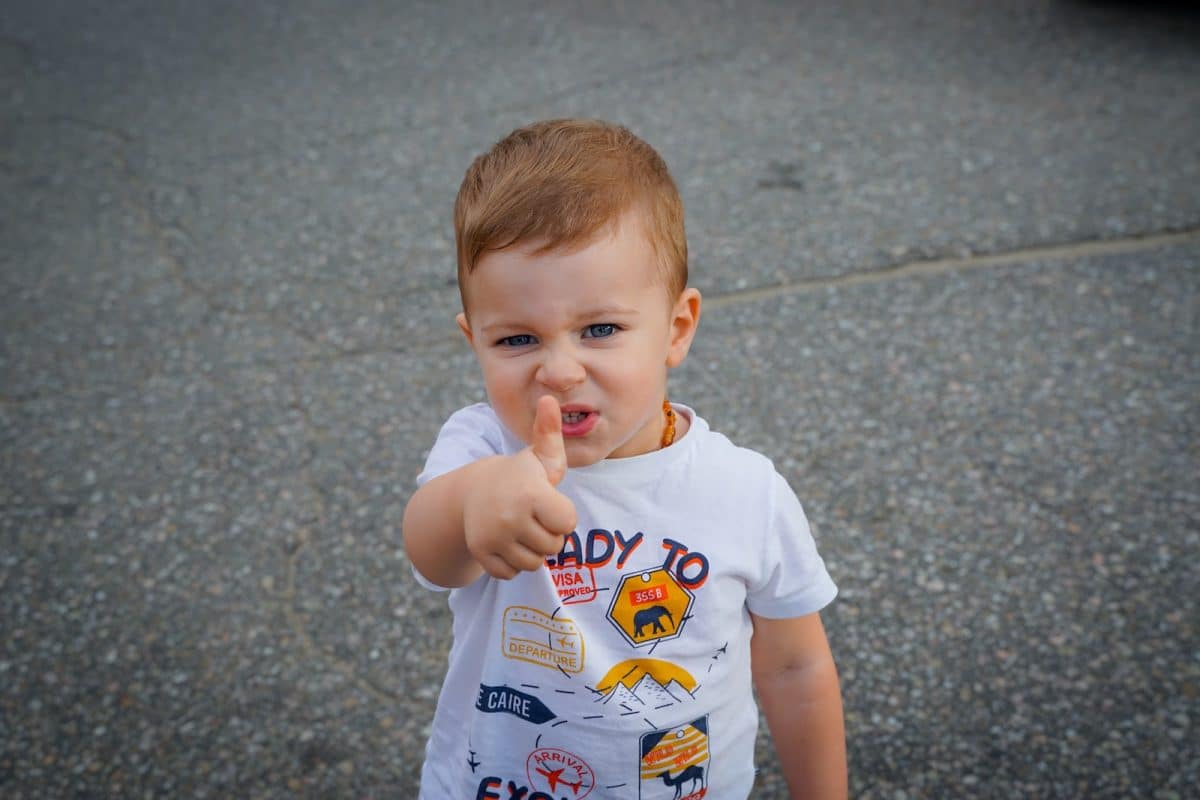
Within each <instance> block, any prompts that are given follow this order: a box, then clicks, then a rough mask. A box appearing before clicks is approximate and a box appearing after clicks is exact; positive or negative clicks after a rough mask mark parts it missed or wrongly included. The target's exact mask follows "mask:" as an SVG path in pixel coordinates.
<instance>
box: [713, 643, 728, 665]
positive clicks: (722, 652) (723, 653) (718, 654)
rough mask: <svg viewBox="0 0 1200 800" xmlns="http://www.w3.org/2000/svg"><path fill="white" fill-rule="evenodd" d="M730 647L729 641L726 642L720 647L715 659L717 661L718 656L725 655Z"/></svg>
mask: <svg viewBox="0 0 1200 800" xmlns="http://www.w3.org/2000/svg"><path fill="white" fill-rule="evenodd" d="M728 649H729V642H726V643H725V644H723V645H721V646H720V647H718V648H717V654H716V655H715V656H713V661H716V660H717V659H718V658H720V657H721V656H723V655H725V651H726V650H728Z"/></svg>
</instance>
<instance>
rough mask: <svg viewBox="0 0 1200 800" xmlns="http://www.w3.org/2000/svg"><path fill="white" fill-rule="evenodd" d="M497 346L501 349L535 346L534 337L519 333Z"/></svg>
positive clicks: (508, 337)
mask: <svg viewBox="0 0 1200 800" xmlns="http://www.w3.org/2000/svg"><path fill="white" fill-rule="evenodd" d="M496 344H498V345H500V346H501V347H527V346H528V345H531V344H533V337H532V336H530V335H529V334H528V333H518V334H517V335H515V336H505V337H504V338H503V339H501V340H500V341H498V342H496Z"/></svg>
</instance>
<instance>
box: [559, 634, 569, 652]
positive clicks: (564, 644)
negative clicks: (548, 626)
mask: <svg viewBox="0 0 1200 800" xmlns="http://www.w3.org/2000/svg"><path fill="white" fill-rule="evenodd" d="M558 643H559V645H560V646H561V647H562V648H563V649H564V650H570V649H571V640H570V639H568V638H567V637H566V636H560V637H558Z"/></svg>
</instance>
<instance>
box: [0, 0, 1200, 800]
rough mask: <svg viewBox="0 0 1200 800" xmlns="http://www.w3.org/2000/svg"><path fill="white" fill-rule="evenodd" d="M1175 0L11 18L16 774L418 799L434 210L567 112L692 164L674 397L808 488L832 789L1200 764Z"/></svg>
mask: <svg viewBox="0 0 1200 800" xmlns="http://www.w3.org/2000/svg"><path fill="white" fill-rule="evenodd" d="M1188 5H1189V4H1167V3H1134V2H1111V1H1110V2H1100V1H1099V0H1094V1H1091V2H1085V1H1084V0H1055V1H1052V0H1002V1H997V2H986V3H984V2H976V3H963V2H952V1H951V0H934V1H933V2H916V0H896V1H895V2H883V1H882V0H879V1H878V2H863V1H860V2H855V1H853V0H847V1H846V2H822V1H818V0H813V2H795V3H787V2H766V0H750V1H749V2H740V3H733V2H682V1H676V2H662V3H648V4H636V3H536V2H511V3H493V4H471V3H463V2H444V3H420V4H418V3H389V2H380V1H379V0H369V1H367V2H357V3H337V2H332V0H328V1H327V2H319V1H318V0H296V1H295V2H286V3H285V2H278V1H277V0H263V2H254V3H237V2H212V3H182V2H157V3H144V2H140V3H139V2H131V1H130V0H113V2H109V3H103V4H89V3H81V2H77V3H70V2H31V1H30V0H10V2H6V3H4V4H3V6H2V7H0V335H2V339H0V626H2V630H3V636H2V637H0V796H3V797H6V798H45V797H120V798H127V797H138V798H141V797H167V798H175V797H189V798H190V797H213V798H226V797H238V798H242V797H246V798H258V797H263V798H277V797H278V798H287V797H311V798H341V797H353V798H376V797H379V798H383V797H412V796H415V791H416V784H417V778H418V772H419V765H420V760H421V753H422V750H423V747H424V740H425V735H426V733H427V726H428V724H429V720H430V718H431V715H432V711H433V704H434V698H435V695H436V692H437V690H438V687H439V682H440V678H441V675H442V670H443V668H444V664H445V656H446V651H447V647H448V644H449V627H448V623H449V614H448V611H447V609H446V606H445V599H444V597H442V596H440V595H437V594H434V593H430V592H427V591H425V590H423V589H421V588H420V587H418V586H417V585H416V584H415V583H414V581H413V579H412V577H411V575H410V572H409V566H408V564H407V562H406V560H405V557H404V554H403V551H402V547H401V540H400V531H399V525H400V520H401V515H402V510H403V508H404V504H405V502H406V500H407V499H408V497H409V495H410V493H411V491H412V489H413V479H414V477H415V475H416V473H417V471H418V470H419V469H420V466H421V464H422V462H423V459H424V456H425V455H426V453H427V451H428V448H429V446H430V445H431V443H432V441H433V437H434V435H435V433H436V431H437V429H438V426H439V425H440V424H441V422H442V421H443V420H444V418H445V417H446V416H447V415H448V414H449V413H450V412H451V411H453V410H454V409H456V408H458V407H460V406H462V405H465V404H467V403H469V402H473V401H475V400H478V399H481V398H482V386H481V383H480V380H479V378H478V376H477V374H476V372H475V370H474V368H473V362H472V359H471V356H470V353H469V352H468V351H467V349H466V347H465V345H464V343H463V342H462V341H461V340H460V339H461V337H460V336H459V335H458V333H457V330H456V328H455V326H454V323H453V319H452V317H453V314H454V312H455V311H456V310H457V302H458V295H457V291H456V289H455V287H454V253H453V240H452V235H453V234H452V230H451V216H450V212H451V205H452V202H453V198H454V194H455V192H456V190H457V187H458V182H459V181H460V180H461V177H462V173H463V171H464V170H465V168H466V166H467V164H468V163H469V161H470V159H471V158H472V157H473V156H474V155H475V154H477V153H478V152H479V151H481V150H482V149H484V148H486V147H487V146H488V145H490V144H491V143H492V142H494V141H495V140H496V139H498V138H499V137H501V136H502V135H504V134H505V133H507V132H508V131H509V130H511V129H512V128H514V127H516V126H518V125H520V124H523V123H526V122H529V121H531V120H534V119H539V118H545V117H552V116H569V115H579V116H592V117H601V118H605V119H610V120H614V121H618V122H622V123H624V124H626V125H628V126H629V127H630V128H632V129H633V130H634V131H635V132H636V133H638V134H639V135H641V136H643V137H644V138H645V139H647V140H648V141H649V142H650V143H651V144H653V145H654V146H656V147H657V148H658V149H659V150H660V152H662V154H663V155H664V157H665V158H666V160H667V162H668V164H669V165H670V167H671V169H672V170H673V172H674V174H675V176H676V178H677V181H678V183H679V185H680V188H681V191H682V193H683V196H684V202H685V204H686V207H687V213H688V238H689V245H690V249H691V253H692V263H691V267H692V276H693V283H694V285H696V286H698V287H699V288H700V289H701V291H702V292H703V293H704V295H705V299H706V305H705V314H704V318H703V321H702V324H701V330H700V333H699V336H698V339H697V342H696V345H695V347H694V349H693V351H692V354H691V356H690V358H689V360H688V362H687V363H686V364H685V365H684V367H683V368H681V369H680V370H679V371H678V372H677V373H676V374H675V375H674V376H673V378H672V397H673V398H675V399H678V400H680V401H682V402H686V403H688V404H690V405H692V406H693V407H695V408H696V409H697V410H698V411H699V412H700V413H701V414H702V415H703V416H704V417H705V418H706V419H707V420H708V421H709V422H710V423H711V424H712V425H713V426H714V427H715V428H717V429H718V430H721V431H723V432H725V433H726V434H728V435H729V436H730V437H731V438H733V439H734V440H735V441H738V442H739V443H742V444H745V445H747V446H751V447H755V448H757V449H759V450H761V451H763V452H765V453H767V454H768V455H769V456H771V457H772V458H773V459H774V460H775V462H776V465H777V467H778V468H779V469H780V471H781V472H782V473H783V474H784V475H785V476H786V477H787V478H788V480H789V481H790V482H791V484H792V485H793V487H794V488H795V489H796V491H797V493H798V494H799V496H800V497H801V499H802V500H803V502H804V504H805V507H806V509H807V511H808V514H809V517H810V520H811V522H812V524H813V529H814V533H815V535H816V537H817V540H818V543H819V546H820V548H821V550H822V552H823V553H824V555H825V556H826V559H827V562H828V564H829V566H830V569H831V571H832V573H833V575H834V577H835V579H836V580H837V581H838V583H839V585H840V587H841V596H840V597H839V599H838V600H837V601H836V602H835V603H834V605H833V606H831V607H830V608H829V610H828V611H827V612H826V613H825V615H824V616H825V620H826V626H827V629H828V631H829V635H830V639H831V643H832V646H833V649H834V652H835V656H836V658H837V660H838V663H839V667H840V669H841V674H842V679H843V690H844V695H845V702H846V710H847V712H846V713H847V723H848V724H847V734H848V741H849V752H850V770H851V787H852V793H853V795H854V796H856V797H860V798H887V799H888V800H898V799H899V798H918V797H929V798H957V797H968V798H974V797H984V798H991V797H996V798H1001V797H1003V798H1013V797H1036V798H1049V797H1062V798H1076V797H1078V798H1109V797H1147V798H1163V799H1166V798H1187V797H1196V796H1198V795H1200V747H1197V745H1196V742H1197V741H1198V740H1200V734H1198V733H1197V725H1198V720H1200V701H1198V695H1200V632H1198V630H1197V627H1198V622H1200V614H1198V613H1197V604H1198V603H1197V601H1198V596H1200V590H1198V588H1197V587H1200V566H1198V565H1200V482H1198V480H1197V475H1200V447H1198V445H1197V441H1198V439H1197V434H1198V429H1200V379H1198V377H1197V376H1198V375H1200V335H1198V333H1200V331H1198V320H1197V317H1198V314H1200V189H1198V188H1197V187H1200V13H1197V12H1196V11H1193V10H1191V9H1190V8H1188ZM759 746H760V750H759V752H760V764H761V772H760V776H759V781H758V788H757V789H756V791H755V795H754V796H755V797H756V798H766V799H767V800H771V799H773V798H782V797H785V796H786V793H785V791H784V789H783V788H782V783H781V779H780V777H779V772H778V765H777V761H776V759H775V756H774V755H773V753H772V751H771V748H770V746H769V742H768V740H767V739H766V738H765V737H763V738H761V739H760V743H759ZM464 768H466V765H465V764H464ZM570 800H577V799H576V798H571V799H570Z"/></svg>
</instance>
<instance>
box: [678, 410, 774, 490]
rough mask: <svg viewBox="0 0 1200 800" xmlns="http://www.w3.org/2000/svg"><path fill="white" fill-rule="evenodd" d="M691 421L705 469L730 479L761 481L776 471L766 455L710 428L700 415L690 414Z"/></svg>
mask: <svg viewBox="0 0 1200 800" xmlns="http://www.w3.org/2000/svg"><path fill="white" fill-rule="evenodd" d="M692 424H693V428H694V432H695V433H696V435H697V447H698V453H699V455H700V458H699V459H698V460H699V462H700V464H701V465H702V466H703V467H704V468H705V469H707V470H710V471H713V472H715V473H717V474H719V475H722V476H725V477H728V478H731V479H732V478H738V479H741V480H750V481H755V480H758V481H764V480H767V479H770V478H772V477H773V476H775V475H777V474H778V473H777V470H776V469H775V463H774V462H773V461H772V460H771V459H770V458H769V457H768V456H766V455H765V454H763V453H760V452H759V451H757V450H754V449H751V448H749V447H745V446H743V445H739V444H737V443H735V442H734V441H733V440H731V439H730V438H729V437H728V436H726V435H725V434H723V433H720V432H719V431H715V430H713V429H712V428H711V427H710V426H709V424H708V423H707V422H706V421H705V420H704V419H703V418H702V417H700V416H699V415H696V414H694V413H693V416H692Z"/></svg>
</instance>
